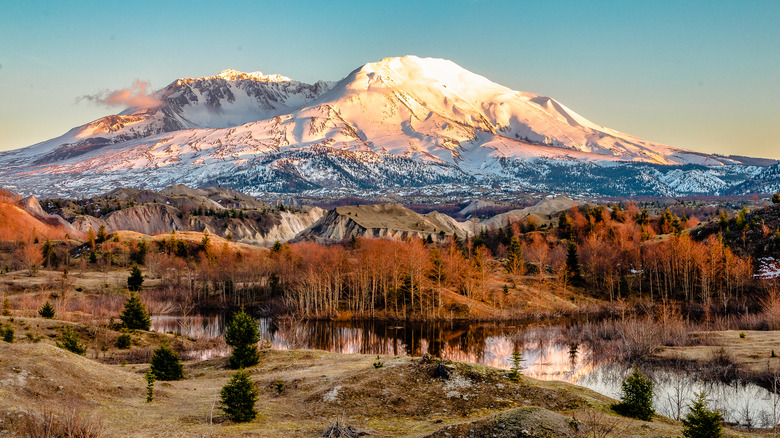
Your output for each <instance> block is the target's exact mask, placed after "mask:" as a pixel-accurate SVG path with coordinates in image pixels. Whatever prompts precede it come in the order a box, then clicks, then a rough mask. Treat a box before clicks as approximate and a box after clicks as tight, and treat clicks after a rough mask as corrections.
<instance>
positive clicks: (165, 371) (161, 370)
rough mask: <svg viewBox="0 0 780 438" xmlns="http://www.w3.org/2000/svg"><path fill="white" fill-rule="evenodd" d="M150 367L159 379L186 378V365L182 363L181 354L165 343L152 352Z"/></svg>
mask: <svg viewBox="0 0 780 438" xmlns="http://www.w3.org/2000/svg"><path fill="white" fill-rule="evenodd" d="M150 363H151V365H152V366H151V367H150V368H149V369H150V371H151V372H152V373H154V377H155V379H157V380H181V379H182V378H184V366H183V365H182V364H181V358H180V357H179V354H178V353H176V352H175V351H173V349H172V348H171V347H170V346H169V345H167V344H163V345H161V346H160V347H159V348H157V349H156V350H154V353H152V360H151V361H150Z"/></svg>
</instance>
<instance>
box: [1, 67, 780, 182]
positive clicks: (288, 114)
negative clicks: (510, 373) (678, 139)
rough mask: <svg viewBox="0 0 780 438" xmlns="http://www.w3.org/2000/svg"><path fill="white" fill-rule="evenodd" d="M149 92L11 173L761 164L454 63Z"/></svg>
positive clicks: (585, 175)
mask: <svg viewBox="0 0 780 438" xmlns="http://www.w3.org/2000/svg"><path fill="white" fill-rule="evenodd" d="M152 97H153V98H154V99H156V100H157V101H159V105H158V106H155V107H154V108H128V109H126V110H125V111H123V112H122V113H120V114H118V115H112V116H107V117H104V118H102V119H99V120H96V121H94V122H91V123H88V124H86V125H83V126H80V127H77V128H73V129H72V130H70V131H69V132H67V133H66V134H64V135H62V136H60V137H57V138H54V139H51V140H48V141H45V142H42V143H39V144H36V145H33V146H30V147H27V148H23V149H19V150H15V151H10V152H6V153H1V154H0V169H2V170H0V184H3V185H4V186H7V187H9V188H12V189H15V190H18V191H20V192H22V193H24V194H36V195H39V196H54V195H59V194H68V193H78V194H79V195H86V194H91V193H99V192H104V191H106V190H108V189H110V188H112V187H120V186H129V187H138V188H150V189H161V188H163V187H166V186H168V185H170V184H173V183H180V184H187V185H190V186H193V187H202V186H206V185H213V184H222V185H226V186H229V187H232V188H236V189H240V190H242V191H245V192H260V191H280V192H300V191H302V190H316V189H318V188H354V189H385V188H404V187H420V188H424V187H427V186H430V185H442V184H445V185H446V184H453V185H456V184H476V183H481V184H494V185H496V187H498V188H499V189H500V188H501V187H504V188H506V187H513V188H517V187H520V188H521V189H527V190H542V191H544V190H563V191H569V192H572V193H591V194H609V195H625V196H629V195H633V194H649V195H663V196H676V195H683V194H722V193H726V192H727V191H729V190H730V189H731V188H733V187H735V186H737V185H740V184H742V185H744V184H745V182H746V181H748V180H754V179H757V178H760V177H761V176H762V175H764V174H765V173H764V171H763V168H761V167H758V166H744V165H742V164H740V163H739V162H738V161H736V160H734V159H730V158H727V157H721V156H715V155H708V154H702V153H697V152H693V151H686V150H683V149H679V148H674V147H671V146H666V145H661V144H656V143H651V142H647V141H644V140H641V139H639V138H636V137H634V136H631V135H628V134H624V133H621V132H618V131H615V130H612V129H609V128H606V127H603V126H599V125H597V124H595V123H593V122H591V121H589V120H587V119H586V118H584V117H583V116H581V115H579V114H577V113H576V112H574V111H573V110H571V109H569V108H567V107H566V106H565V105H563V104H561V103H560V102H558V101H556V100H555V99H552V98H550V97H545V96H539V95H535V94H531V93H525V92H520V91H514V90H511V89H509V88H506V87H504V86H501V85H498V84H496V83H493V82H491V81H490V80H488V79H487V78H485V77H483V76H479V75H476V74H474V73H471V72H469V71H467V70H465V69H463V68H461V67H460V66H458V65H457V64H455V63H453V62H451V61H447V60H443V59H432V58H418V57H414V56H405V57H401V58H387V59H383V60H382V61H379V62H376V63H369V64H366V65H364V66H362V67H360V68H358V69H356V70H354V71H353V72H352V73H350V74H349V75H348V76H347V77H346V78H344V79H342V80H341V81H338V82H336V83H334V82H324V81H320V82H317V83H315V84H305V83H302V82H297V81H294V80H292V79H290V78H287V77H284V76H280V75H265V74H262V73H260V72H254V73H241V72H237V71H235V70H225V71H223V72H222V73H220V74H218V75H215V76H210V77H205V78H197V79H193V78H183V79H178V80H176V81H174V82H173V83H171V84H170V85H168V86H167V87H165V88H163V89H161V90H159V91H157V92H156V93H154V94H153V96H152ZM775 179H776V178H775ZM773 184H776V181H774V180H772V181H770V182H769V183H768V184H763V185H762V186H761V187H762V188H769V189H771V188H772V187H773Z"/></svg>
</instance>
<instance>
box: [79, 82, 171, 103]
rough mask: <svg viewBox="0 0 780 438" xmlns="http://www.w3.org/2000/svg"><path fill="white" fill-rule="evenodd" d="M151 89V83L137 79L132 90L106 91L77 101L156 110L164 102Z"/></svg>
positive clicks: (82, 97) (131, 87)
mask: <svg viewBox="0 0 780 438" xmlns="http://www.w3.org/2000/svg"><path fill="white" fill-rule="evenodd" d="M151 88H152V87H151V84H150V83H149V82H146V81H142V80H140V79H136V80H134V81H133V85H132V86H130V88H123V89H121V90H115V91H111V90H104V91H101V92H99V93H95V94H91V95H86V96H81V97H79V98H78V99H76V101H77V102H81V101H88V102H92V103H94V104H96V105H105V106H124V107H134V108H156V107H158V106H160V105H162V101H161V100H159V99H157V98H156V97H154V96H153V95H152V93H151V91H152V90H151Z"/></svg>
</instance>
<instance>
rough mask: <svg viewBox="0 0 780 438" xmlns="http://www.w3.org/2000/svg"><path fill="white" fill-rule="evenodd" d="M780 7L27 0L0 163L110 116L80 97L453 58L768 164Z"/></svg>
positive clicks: (779, 102) (12, 6)
mask: <svg viewBox="0 0 780 438" xmlns="http://www.w3.org/2000/svg"><path fill="white" fill-rule="evenodd" d="M778 23H780V1H776V0H768V1H760V0H750V1H736V0H734V1H719V0H709V1H684V0H679V1H661V0H654V1H645V2H631V1H625V0H620V1H543V0H537V1H520V0H509V1H490V0H429V1H399V0H390V1H382V2H378V1H340V0H330V1H305V0H301V1H297V2H278V1H276V2H265V1H241V0H235V1H231V2H213V1H208V2H207V1H197V0H191V1H186V2H182V1H163V2H159V1H135V2H130V1H124V2H114V1H105V0H101V1H78V0H73V1H35V0H32V1H25V2H21V1H18V2H13V1H10V0H6V1H3V2H2V7H0V150H7V149H15V148H18V147H23V146H27V145H30V144H33V143H36V142H39V141H43V140H46V139H48V138H51V137H55V136H58V135H60V134H63V133H64V132H66V131H67V130H68V129H70V128H72V127H75V126H78V125H81V124H84V123H86V122H89V121H92V120H94V119H97V118H99V117H101V116H104V115H107V114H112V113H116V112H119V111H120V110H121V108H106V107H100V106H97V105H95V104H94V103H90V102H88V101H83V100H82V101H80V102H77V99H78V97H80V96H84V95H93V94H95V93H99V92H101V91H105V90H116V89H122V88H127V87H129V86H130V85H131V84H132V83H133V81H135V80H136V79H138V80H141V81H149V82H150V83H151V85H152V87H153V88H155V89H157V88H161V87H164V86H165V85H167V84H169V83H170V82H173V81H174V80H175V79H176V78H179V77H200V76H208V75H213V74H216V73H218V72H220V71H221V70H224V69H226V68H235V69H237V70H241V71H255V70H260V71H262V72H264V73H279V74H282V75H285V76H289V77H291V78H293V79H296V80H301V81H305V82H314V81H316V80H319V79H325V80H338V79H341V78H343V77H344V76H346V75H347V74H348V73H349V72H350V71H352V70H354V69H355V68H357V67H359V66H360V65H362V64H365V63H366V62H374V61H378V60H380V59H382V58H385V57H389V56H401V55H406V54H413V55H418V56H432V57H439V58H447V59H450V60H452V61H454V62H456V63H458V64H460V65H461V66H463V67H464V68H466V69H468V70H471V71H473V72H475V73H479V74H481V75H483V76H486V77H488V78H489V79H491V80H493V81H494V82H498V83H500V84H502V85H505V86H508V87H510V88H513V89H515V90H520V91H527V92H531V93H537V94H544V95H547V96H551V97H553V98H555V99H557V100H559V101H561V102H562V103H564V104H565V105H566V106H568V107H569V108H571V109H573V110H575V111H577V112H578V113H580V114H581V115H583V116H585V117H586V118H588V119H590V120H592V121H594V122H596V123H599V124H602V125H605V126H608V127H610V128H613V129H617V130H619V131H623V132H626V133H629V134H632V135H635V136H638V137H641V138H644V139H646V140H650V141H655V142H660V143H665V144H669V145H673V146H679V147H686V148H690V149H694V150H699V151H704V152H710V153H721V154H742V155H750V156H762V157H772V158H780V25H778Z"/></svg>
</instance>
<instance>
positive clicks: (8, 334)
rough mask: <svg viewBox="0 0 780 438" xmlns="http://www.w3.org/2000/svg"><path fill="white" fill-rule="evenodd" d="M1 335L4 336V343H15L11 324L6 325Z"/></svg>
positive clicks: (0, 331)
mask: <svg viewBox="0 0 780 438" xmlns="http://www.w3.org/2000/svg"><path fill="white" fill-rule="evenodd" d="M0 333H2V334H3V341H4V342H8V343H9V344H11V343H13V342H14V328H13V326H11V324H6V326H5V328H4V329H2V330H0Z"/></svg>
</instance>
